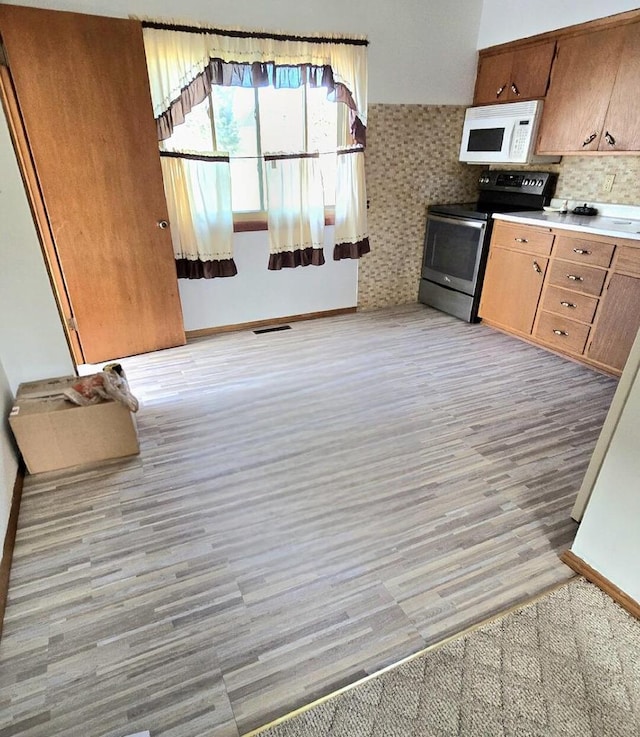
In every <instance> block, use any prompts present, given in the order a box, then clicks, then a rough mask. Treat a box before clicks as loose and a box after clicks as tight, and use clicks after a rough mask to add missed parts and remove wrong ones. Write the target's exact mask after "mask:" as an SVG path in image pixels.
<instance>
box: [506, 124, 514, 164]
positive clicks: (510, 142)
mask: <svg viewBox="0 0 640 737" xmlns="http://www.w3.org/2000/svg"><path fill="white" fill-rule="evenodd" d="M515 134H516V127H515V125H511V126H510V130H509V146H508V148H507V158H508V159H510V158H511V151H512V148H513V137H514V136H515Z"/></svg>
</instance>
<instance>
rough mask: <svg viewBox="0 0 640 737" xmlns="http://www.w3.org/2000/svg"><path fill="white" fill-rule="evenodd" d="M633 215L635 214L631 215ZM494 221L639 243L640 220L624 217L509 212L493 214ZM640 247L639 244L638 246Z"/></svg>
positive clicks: (569, 213)
mask: <svg viewBox="0 0 640 737" xmlns="http://www.w3.org/2000/svg"><path fill="white" fill-rule="evenodd" d="M633 214H634V215H635V214H636V212H634V213H633ZM493 217H494V219H496V220H506V221H507V222H514V223H524V224H526V225H540V226H545V227H547V228H558V229H560V230H576V231H579V232H582V233H592V234H595V235H607V236H613V237H614V238H620V237H622V238H628V239H630V240H636V241H640V219H633V218H629V217H626V216H617V215H616V216H614V217H612V216H607V215H600V214H598V215H595V216H592V217H589V216H586V215H574V214H573V213H571V211H569V212H568V213H567V214H566V215H562V214H561V213H559V212H544V211H541V212H537V211H536V212H510V213H495V214H494V216H493ZM638 245H640V243H639V244H638Z"/></svg>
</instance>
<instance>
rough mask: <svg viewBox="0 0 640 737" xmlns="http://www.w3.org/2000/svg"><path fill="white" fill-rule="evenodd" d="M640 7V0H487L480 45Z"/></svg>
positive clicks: (482, 47) (491, 44)
mask: <svg viewBox="0 0 640 737" xmlns="http://www.w3.org/2000/svg"><path fill="white" fill-rule="evenodd" d="M636 8H638V0H606V2H602V0H580V2H576V0H535V2H533V1H532V0H484V3H483V7H482V16H481V19H480V31H479V33H478V48H479V49H484V48H486V47H487V46H494V45H495V44H501V43H506V42H507V41H514V40H515V39H517V38H526V37H527V36H535V35H536V34H538V33H545V32H546V31H553V30H555V29H556V28H564V27H565V26H572V25H574V24H575V23H584V22H586V21H589V20H594V19H595V18H604V17H605V16H607V15H615V14H616V13H622V12H624V11H625V10H634V9H636Z"/></svg>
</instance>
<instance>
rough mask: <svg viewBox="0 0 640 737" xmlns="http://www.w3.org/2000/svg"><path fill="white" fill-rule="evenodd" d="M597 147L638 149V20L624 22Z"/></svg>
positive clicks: (611, 149) (639, 138) (639, 46)
mask: <svg viewBox="0 0 640 737" xmlns="http://www.w3.org/2000/svg"><path fill="white" fill-rule="evenodd" d="M625 31H626V40H625V44H624V47H623V50H622V56H621V58H620V66H619V68H618V74H617V76H616V81H615V84H614V86H613V93H612V94H611V101H610V102H609V109H608V110H607V117H606V119H605V122H604V129H603V134H602V137H601V139H600V146H599V149H600V151H640V120H639V119H640V103H639V102H638V87H639V85H640V23H635V24H634V25H631V26H627V27H626V29H625Z"/></svg>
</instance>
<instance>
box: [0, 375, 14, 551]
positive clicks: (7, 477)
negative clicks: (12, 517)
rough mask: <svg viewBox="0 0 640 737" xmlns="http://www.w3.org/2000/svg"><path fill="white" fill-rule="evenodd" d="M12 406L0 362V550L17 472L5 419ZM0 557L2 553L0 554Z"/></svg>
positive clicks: (7, 384)
mask: <svg viewBox="0 0 640 737" xmlns="http://www.w3.org/2000/svg"><path fill="white" fill-rule="evenodd" d="M12 404H13V394H12V393H11V389H10V388H9V381H8V379H7V375H6V374H5V372H4V366H3V365H2V362H1V361H0V412H2V418H1V419H0V423H1V426H0V549H1V546H2V542H3V540H4V533H5V530H6V529H7V522H8V521H9V512H10V511H11V494H12V491H13V484H14V482H15V480H16V472H17V470H18V461H17V459H16V453H15V448H14V445H13V438H12V436H11V430H10V429H9V425H8V423H7V417H8V415H9V410H10V409H11V405H12ZM1 556H2V553H0V557H1Z"/></svg>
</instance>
